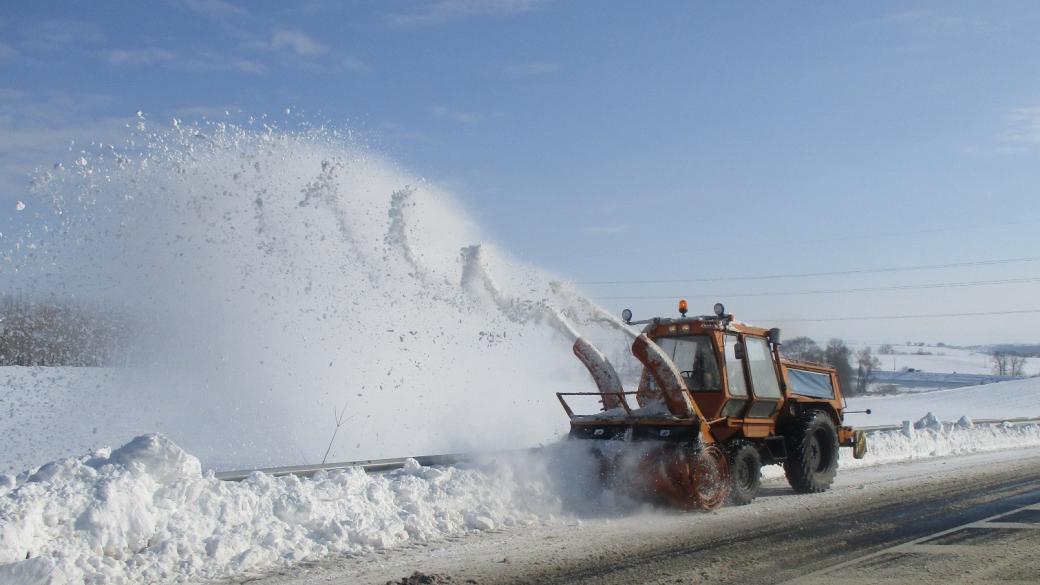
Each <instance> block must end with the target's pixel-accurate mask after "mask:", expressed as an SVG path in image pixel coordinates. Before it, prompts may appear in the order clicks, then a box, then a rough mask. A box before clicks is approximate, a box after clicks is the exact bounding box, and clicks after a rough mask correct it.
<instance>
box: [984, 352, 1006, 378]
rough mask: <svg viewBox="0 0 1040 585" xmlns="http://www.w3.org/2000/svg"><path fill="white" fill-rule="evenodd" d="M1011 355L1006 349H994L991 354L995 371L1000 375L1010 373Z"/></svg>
mask: <svg viewBox="0 0 1040 585" xmlns="http://www.w3.org/2000/svg"><path fill="white" fill-rule="evenodd" d="M1010 358H1011V355H1010V354H1008V353H1007V352H1004V351H994V352H993V354H992V355H990V356H989V359H990V362H991V363H992V364H993V373H994V374H996V375H998V376H1007V375H1008V366H1009V364H1010V361H1011V360H1010Z"/></svg>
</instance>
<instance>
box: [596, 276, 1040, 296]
mask: <svg viewBox="0 0 1040 585" xmlns="http://www.w3.org/2000/svg"><path fill="white" fill-rule="evenodd" d="M1026 282H1040V277H1032V278H1006V279H1002V280H975V281H968V282H937V283H932V284H895V285H890V286H867V287H858V288H831V289H814V290H787V291H763V292H745V293H739V292H732V293H710V294H709V293H703V294H695V295H681V294H679V295H631V296H609V297H600V296H597V297H596V298H597V299H601V300H611V301H620V300H639V299H676V298H679V297H683V298H687V299H725V298H732V297H776V296H790V295H825V294H844V293H863V292H880V291H891V290H922V289H935V288H965V287H972V286H994V285H1000V284H1021V283H1026Z"/></svg>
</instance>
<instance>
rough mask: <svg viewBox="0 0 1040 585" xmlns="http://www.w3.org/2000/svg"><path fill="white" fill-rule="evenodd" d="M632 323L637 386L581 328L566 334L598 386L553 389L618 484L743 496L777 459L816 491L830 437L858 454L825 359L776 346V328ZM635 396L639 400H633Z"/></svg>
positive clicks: (713, 500) (703, 501)
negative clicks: (578, 404) (593, 403)
mask: <svg viewBox="0 0 1040 585" xmlns="http://www.w3.org/2000/svg"><path fill="white" fill-rule="evenodd" d="M686 309H687V306H686V301H680V302H679V312H680V315H681V316H680V318H677V319H671V318H660V317H658V318H654V319H649V320H645V321H632V312H631V311H629V310H628V309H625V311H624V312H623V313H622V316H623V319H624V321H625V324H626V325H629V326H633V325H645V328H644V329H643V331H642V333H641V334H640V335H638V336H636V338H635V342H634V343H633V344H632V353H633V355H635V357H636V359H638V360H639V361H640V362H641V363H642V364H643V372H642V376H641V378H640V380H639V386H638V389H637V390H636V391H635V392H626V391H625V390H624V388H623V387H622V385H621V381H620V378H619V376H618V374H617V372H616V371H615V370H614V368H613V366H612V365H611V364H610V362H609V361H607V359H606V358H605V356H604V355H603V354H602V353H600V352H599V351H598V350H597V349H596V348H595V347H593V346H592V345H591V344H589V343H588V342H587V341H586V340H585V339H584V338H579V339H578V340H577V341H576V342H575V344H574V353H575V355H576V356H577V357H578V358H579V359H580V360H581V361H582V362H583V363H584V364H585V366H586V367H587V368H588V370H589V372H590V373H591V374H592V377H593V379H594V380H595V381H596V385H597V387H598V389H599V391H598V392H561V393H558V394H557V397H558V398H559V400H560V403H561V404H562V405H563V408H564V410H566V411H567V415H568V416H569V417H570V438H572V439H578V440H587V441H589V442H590V444H591V445H593V446H594V447H595V448H594V449H593V451H594V453H596V456H597V457H598V458H599V460H600V464H601V475H602V477H603V478H604V479H605V480H606V481H608V482H609V481H612V482H614V483H615V484H616V485H617V486H618V487H619V488H622V489H625V490H628V491H634V492H636V493H638V494H639V495H641V496H646V497H650V498H651V499H655V500H662V501H664V502H666V503H670V504H671V505H672V506H675V507H676V508H679V509H683V510H690V509H695V508H704V509H714V508H717V507H719V506H722V505H723V504H724V503H725V502H726V501H727V500H728V501H730V502H732V503H734V504H746V503H749V502H750V501H751V500H753V499H754V498H755V496H756V494H757V492H758V489H759V486H760V483H761V468H762V466H763V465H773V464H778V465H783V468H784V472H785V474H786V476H787V481H788V482H789V483H790V484H791V487H792V488H794V490H795V491H796V492H800V493H806V492H821V491H824V490H826V489H827V488H828V487H830V485H831V482H832V481H833V480H834V476H835V473H836V472H837V469H838V453H839V450H838V447H839V446H848V447H852V448H853V456H854V457H855V458H857V459H859V458H862V457H863V456H864V454H865V453H866V437H865V435H864V433H863V432H862V431H856V430H854V429H853V428H851V427H849V426H845V425H844V424H843V422H844V400H843V398H842V394H841V387H840V386H839V383H838V376H837V373H836V371H835V370H834V369H833V368H830V367H828V366H823V365H819V364H812V363H803V362H796V361H792V360H788V359H785V358H782V357H781V356H780V343H781V340H780V330H779V329H763V328H760V327H752V326H750V325H746V324H743V323H739V322H737V321H735V320H734V318H733V315H728V314H726V312H725V308H724V307H723V306H722V304H721V303H717V304H716V305H715V311H714V313H715V314H714V315H709V316H700V317H687V316H686ZM576 397H586V399H588V398H587V397H595V398H598V405H599V408H600V410H599V412H594V413H592V414H576V413H575V412H574V410H573V409H572V407H571V405H570V403H569V402H568V400H570V401H571V402H574V401H576V400H577V399H576ZM632 397H634V400H635V404H632V402H631V399H632Z"/></svg>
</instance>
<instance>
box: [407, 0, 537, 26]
mask: <svg viewBox="0 0 1040 585" xmlns="http://www.w3.org/2000/svg"><path fill="white" fill-rule="evenodd" d="M548 1H549V0H430V1H427V2H417V3H415V4H414V8H413V9H412V10H409V11H407V12H399V13H395V14H390V15H388V16H387V21H388V22H389V23H390V24H393V25H396V26H429V25H435V24H441V23H444V22H448V21H451V20H461V19H465V18H472V17H477V16H508V15H512V14H519V13H522V12H528V11H530V10H533V9H534V8H536V7H538V6H540V5H542V4H545V3H546V2H548Z"/></svg>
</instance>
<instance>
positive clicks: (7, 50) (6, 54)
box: [0, 43, 18, 61]
mask: <svg viewBox="0 0 1040 585" xmlns="http://www.w3.org/2000/svg"><path fill="white" fill-rule="evenodd" d="M17 54H18V51H16V50H15V49H14V47H12V46H10V45H5V44H3V43H0V61H3V60H5V59H10V58H12V57H14V56H15V55H17Z"/></svg>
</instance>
